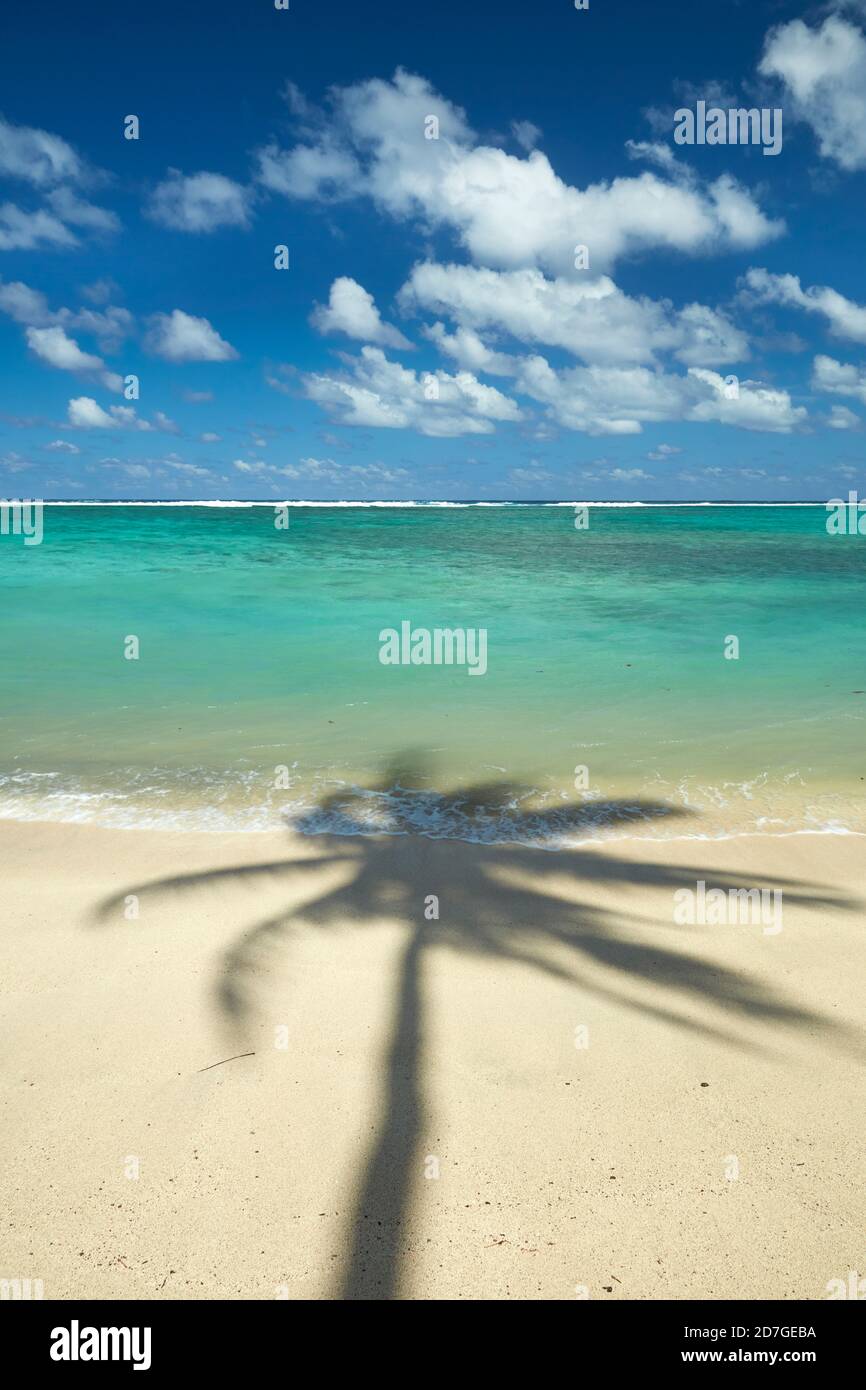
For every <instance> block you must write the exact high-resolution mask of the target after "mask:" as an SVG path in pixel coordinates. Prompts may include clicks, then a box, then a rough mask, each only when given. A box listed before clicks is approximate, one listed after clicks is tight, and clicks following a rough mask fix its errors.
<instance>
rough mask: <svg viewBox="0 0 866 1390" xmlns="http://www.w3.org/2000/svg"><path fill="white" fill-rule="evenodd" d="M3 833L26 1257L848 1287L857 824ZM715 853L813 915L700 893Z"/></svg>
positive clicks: (596, 1294)
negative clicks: (559, 835) (750, 908)
mask: <svg viewBox="0 0 866 1390" xmlns="http://www.w3.org/2000/svg"><path fill="white" fill-rule="evenodd" d="M0 845H2V872H3V883H4V890H5V891H4V912H3V913H2V918H0V974H2V979H3V989H2V996H0V1009H2V1028H3V1036H4V1040H5V1044H4V1048H3V1052H2V1058H0V1068H2V1125H0V1133H2V1139H0V1168H2V1173H3V1179H2V1212H3V1217H2V1222H3V1238H2V1242H0V1265H2V1268H0V1275H2V1276H3V1277H10V1278H11V1277H19V1278H25V1277H29V1278H32V1279H42V1280H43V1284H44V1292H45V1297H46V1298H58V1299H69V1298H88V1297H89V1298H99V1299H112V1298H127V1297H131V1298H142V1299H146V1298H216V1297H228V1298H240V1299H258V1298H267V1299H270V1298H275V1297H288V1298H292V1299H296V1298H300V1299H316V1298H323V1297H326V1298H328V1297H337V1298H343V1297H348V1298H396V1297H399V1298H409V1299H415V1298H418V1299H421V1298H423V1299H453V1298H461V1299H516V1298H519V1299H536V1298H537V1299H542V1298H543V1299H556V1300H559V1299H573V1298H575V1297H587V1296H588V1297H590V1298H592V1299H602V1300H604V1299H617V1298H622V1299H660V1298H665V1299H671V1298H672V1299H691V1298H698V1299H726V1298H734V1297H745V1298H750V1299H774V1298H782V1299H792V1298H807V1299H821V1298H826V1297H827V1284H828V1282H829V1281H830V1280H832V1279H834V1278H846V1277H847V1273H848V1271H849V1270H851V1269H859V1270H860V1271H861V1273H862V1271H863V1265H864V1246H863V1230H864V1223H866V1197H864V1192H863V1184H862V1182H861V1181H860V1180H859V1173H860V1168H861V1165H862V1154H863V1141H864V1127H866V1124H864V1118H863V1117H864V1114H866V1105H864V1100H866V1085H864V1082H866V1031H864V1028H863V998H864V990H866V957H864V953H863V950H862V943H863V930H864V903H863V897H864V896H866V874H864V868H863V865H864V852H863V839H862V838H861V837H857V836H850V837H834V836H818V835H814V836H809V835H800V836H792V837H788V838H777V839H774V838H760V839H759V838H743V839H736V840H727V841H719V842H706V841H701V840H681V841H676V842H670V843H666V844H665V843H652V842H647V841H644V842H642V843H638V842H636V841H627V840H623V841H620V842H618V843H616V844H610V845H608V846H606V847H604V848H599V849H590V848H587V849H584V850H573V851H569V852H563V853H552V854H551V853H544V852H541V851H537V850H530V849H526V848H521V847H517V846H508V845H502V846H494V847H482V846H477V845H470V844H465V843H456V842H451V841H432V840H427V839H422V838H413V837H401V836H395V837H390V838H387V837H379V838H358V837H356V838H343V839H340V838H337V837H318V838H306V839H305V838H294V839H293V838H291V837H289V836H288V835H276V834H275V835H235V836H225V837H222V836H216V835H181V834H169V833H163V832H146V831H109V830H99V829H95V828H92V827H87V826H75V825H65V826H63V825H54V824H47V823H46V824H38V823H32V824H20V823H13V822H4V823H3V824H2V826H0ZM163 880H168V882H162V881H163ZM698 881H705V882H706V883H707V884H708V885H719V886H721V887H727V886H728V885H730V884H734V885H737V886H742V885H756V886H766V887H771V886H774V885H775V886H777V887H781V890H782V892H783V894H784V919H783V930H781V931H780V932H778V933H777V934H768V933H766V932H764V930H763V929H762V927H761V926H760V924H758V925H754V924H746V925H733V924H728V925H716V926H708V925H707V926H700V925H694V926H689V925H684V926H678V925H676V924H675V922H674V920H673V911H672V901H673V894H674V892H675V891H677V890H678V889H679V888H681V887H683V886H685V887H689V886H691V887H694V886H695V884H696V882H698ZM157 885H160V886H157ZM131 895H134V897H135V898H137V900H138V901H137V904H136V902H135V901H133V898H132V896H131ZM431 895H436V897H438V900H439V918H438V920H432V919H429V918H428V917H425V901H426V902H427V912H428V913H431V912H432V909H431V906H430V904H429V899H430V896H431ZM136 910H137V912H138V915H137V917H136V916H135V912H136ZM246 1054H252V1055H246ZM228 1059H232V1060H228Z"/></svg>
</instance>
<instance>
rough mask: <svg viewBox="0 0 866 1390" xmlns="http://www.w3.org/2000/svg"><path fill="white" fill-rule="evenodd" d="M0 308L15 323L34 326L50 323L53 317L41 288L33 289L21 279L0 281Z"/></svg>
mask: <svg viewBox="0 0 866 1390" xmlns="http://www.w3.org/2000/svg"><path fill="white" fill-rule="evenodd" d="M0 309H2V311H3V313H4V314H8V315H9V317H10V318H12V319H14V320H15V322H16V323H29V324H33V325H34V326H35V327H40V326H43V325H45V324H49V323H51V322H52V321H53V317H54V316H53V315H52V313H51V311H50V309H49V308H48V301H47V299H46V298H45V295H44V294H42V292H41V290H33V289H31V288H30V286H29V285H25V284H24V283H23V282H22V281H21V280H7V281H6V282H5V283H4V282H2V281H0Z"/></svg>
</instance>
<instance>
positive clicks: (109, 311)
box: [0, 280, 133, 352]
mask: <svg viewBox="0 0 866 1390" xmlns="http://www.w3.org/2000/svg"><path fill="white" fill-rule="evenodd" d="M0 312H3V313H5V314H8V315H9V317H10V318H11V319H14V320H15V322H16V323H21V324H26V325H27V326H28V327H31V328H49V327H51V326H52V325H60V326H61V327H63V328H74V329H78V330H80V331H81V332H83V333H91V334H93V336H94V337H95V338H96V339H97V340H98V342H99V345H100V347H101V348H102V351H103V352H114V351H116V350H117V348H119V347H120V345H121V343H122V342H123V340H124V339H125V338H126V337H127V336H128V335H129V333H130V332H131V331H132V328H133V319H132V315H131V314H130V312H129V310H128V309H123V308H120V307H118V306H116V305H113V304H109V305H107V306H106V308H105V309H102V310H100V309H87V308H84V309H58V310H57V312H56V313H55V312H54V311H53V310H52V309H51V308H50V307H49V304H48V301H47V299H46V298H45V295H44V294H42V293H41V291H39V290H34V289H31V288H30V286H29V285H25V284H24V283H23V282H22V281H20V280H10V281H6V282H5V283H4V282H3V281H0Z"/></svg>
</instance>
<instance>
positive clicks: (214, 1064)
mask: <svg viewBox="0 0 866 1390" xmlns="http://www.w3.org/2000/svg"><path fill="white" fill-rule="evenodd" d="M255 1055H256V1054H255V1052H238V1053H237V1055H236V1056H234V1057H224V1058H223V1060H222V1061H221V1062H211V1064H210V1066H209V1067H199V1068H198V1071H200V1072H202V1071H212V1070H213V1068H214V1067H224V1066H225V1064H226V1062H236V1061H237V1060H238V1058H239V1057H255ZM196 1075H198V1073H196Z"/></svg>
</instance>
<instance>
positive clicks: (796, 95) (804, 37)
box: [758, 14, 866, 170]
mask: <svg viewBox="0 0 866 1390" xmlns="http://www.w3.org/2000/svg"><path fill="white" fill-rule="evenodd" d="M758 70H759V72H761V73H762V74H763V75H764V76H765V77H777V78H779V79H780V80H781V81H782V83H783V84H784V86H785V96H786V99H787V101H788V102H789V104H790V107H791V109H792V111H793V114H794V115H795V116H796V117H798V118H799V119H800V120H803V121H805V122H806V123H807V124H808V125H810V126H811V128H812V130H813V131H814V134H815V136H816V138H817V141H818V148H819V150H820V152H821V154H822V155H823V156H824V157H825V158H827V159H832V160H834V161H835V163H837V164H838V165H840V166H841V168H843V169H847V170H853V169H862V168H864V167H866V39H864V36H863V33H862V31H861V30H860V29H859V28H858V27H857V26H856V25H854V24H851V23H849V22H848V21H847V20H846V19H843V18H841V17H840V16H839V15H835V14H833V15H829V16H828V17H827V18H826V19H825V20H824V22H823V24H822V25H821V26H820V27H819V28H816V29H812V28H810V27H809V26H808V25H807V24H805V23H804V21H803V20H802V19H794V20H791V21H790V22H789V23H787V24H782V25H779V26H778V27H777V28H775V29H772V30H771V31H770V33H769V34H768V36H767V40H766V44H765V47H764V55H763V58H762V59H761V63H760V66H759V69H758ZM785 114H786V115H787V114H788V112H787V110H786V113H785Z"/></svg>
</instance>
